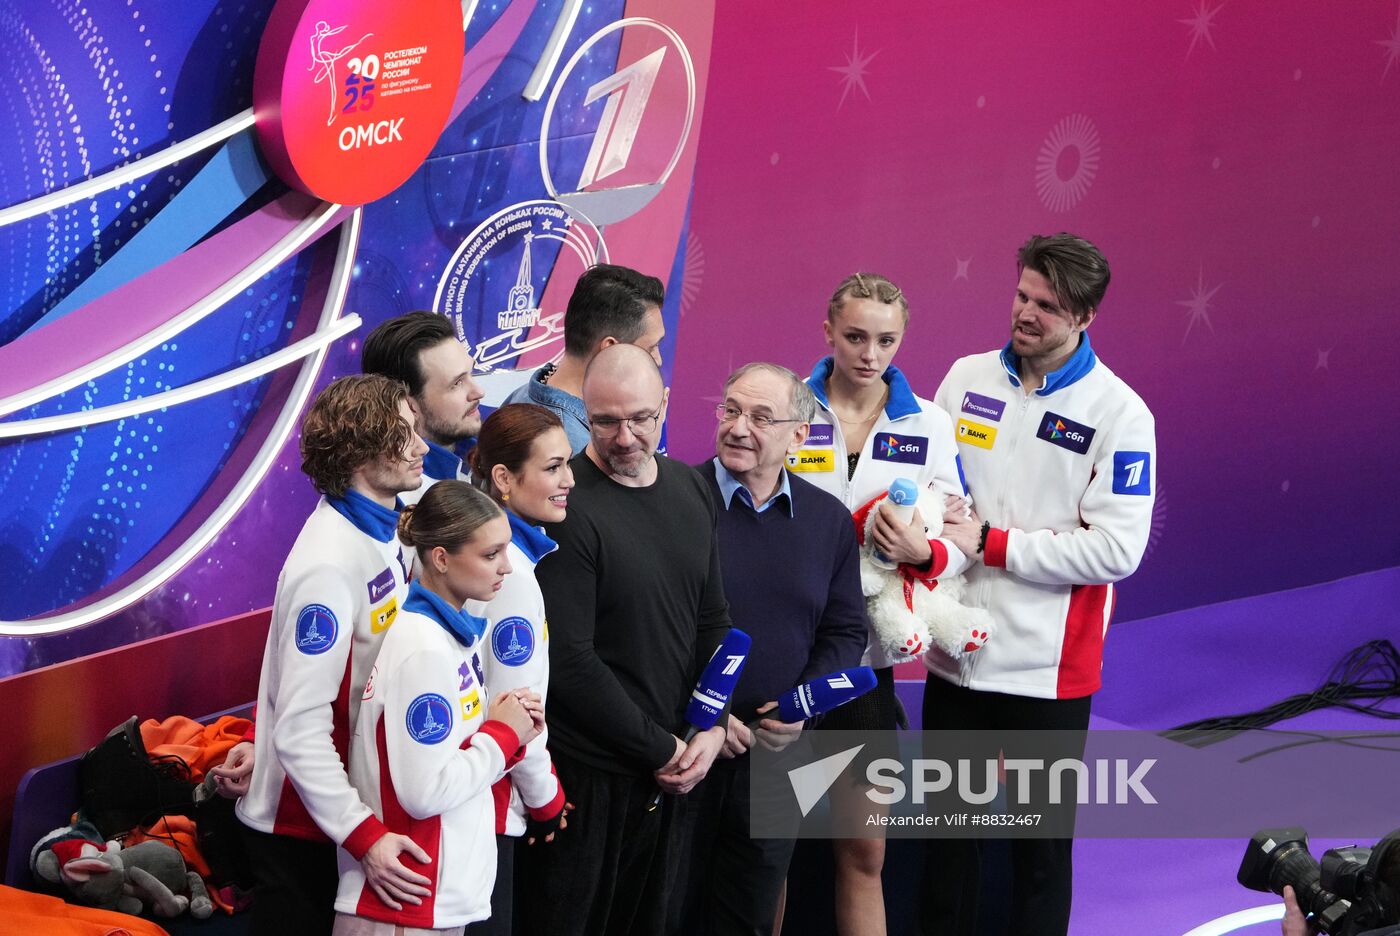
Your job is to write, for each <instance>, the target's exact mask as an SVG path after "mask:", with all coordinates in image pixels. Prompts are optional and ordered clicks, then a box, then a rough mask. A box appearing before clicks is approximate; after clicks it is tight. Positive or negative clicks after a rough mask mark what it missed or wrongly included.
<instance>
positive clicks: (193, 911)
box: [29, 827, 214, 920]
mask: <svg viewBox="0 0 1400 936" xmlns="http://www.w3.org/2000/svg"><path fill="white" fill-rule="evenodd" d="M74 831H75V829H74V828H73V827H67V828H63V829H56V830H54V831H53V832H50V833H49V834H48V835H46V836H44V837H43V838H42V839H40V840H39V842H38V843H37V844H36V845H35V846H34V850H33V852H31V853H30V857H29V866H30V870H31V871H32V872H33V873H34V876H35V878H36V879H38V880H42V881H47V882H48V883H50V884H62V885H63V886H64V887H66V888H67V891H68V894H69V895H70V896H71V898H72V899H73V900H74V901H75V902H78V903H82V904H86V905H88V906H91V907H97V908H99V909H103V910H117V911H120V912H122V913H130V914H133V915H139V914H140V913H141V912H142V911H144V910H146V909H147V908H149V909H150V911H151V912H152V914H154V915H155V916H158V917H175V916H179V915H180V914H182V913H184V912H185V911H186V910H189V913H190V916H192V917H194V918H195V919H197V920H203V919H206V918H207V917H208V916H209V915H210V914H212V913H213V912H214V904H213V902H212V901H211V900H210V899H209V892H208V891H207V890H206V889H205V887H204V881H203V880H202V879H201V878H200V876H199V875H198V874H196V873H195V872H193V871H190V870H188V869H186V867H185V859H184V858H183V857H182V856H181V855H180V852H179V851H178V850H176V849H174V848H171V847H170V846H169V845H166V844H164V843H162V842H157V841H149V840H148V841H145V842H141V843H139V844H137V845H132V846H131V847H130V848H122V847H121V845H119V844H118V843H116V842H107V843H105V844H104V843H102V842H99V841H91V840H88V839H84V838H75V837H72V833H73V832H74Z"/></svg>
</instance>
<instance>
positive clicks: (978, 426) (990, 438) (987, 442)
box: [958, 419, 997, 487]
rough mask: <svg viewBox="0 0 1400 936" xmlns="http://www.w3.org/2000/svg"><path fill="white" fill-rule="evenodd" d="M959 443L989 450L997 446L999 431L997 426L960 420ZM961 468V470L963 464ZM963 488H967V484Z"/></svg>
mask: <svg viewBox="0 0 1400 936" xmlns="http://www.w3.org/2000/svg"><path fill="white" fill-rule="evenodd" d="M958 441H959V442H966V443H967V444H968V445H975V446H977V447H978V448H984V449H989V448H991V447H992V446H993V445H996V442H997V430H996V427H995V426H984V425H983V424H982V423H979V422H973V421H972V420H970V419H959V420H958ZM959 468H960V469H961V462H960V463H959ZM963 486H964V487H966V486H967V485H966V483H964V485H963Z"/></svg>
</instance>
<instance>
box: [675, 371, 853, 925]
mask: <svg viewBox="0 0 1400 936" xmlns="http://www.w3.org/2000/svg"><path fill="white" fill-rule="evenodd" d="M816 410H817V400H816V397H815V396H814V395H813V394H812V390H811V388H810V387H808V386H807V385H806V384H805V383H803V382H802V379H801V378H800V377H798V376H797V375H796V374H794V373H793V372H792V371H790V370H788V369H787V368H785V367H779V366H778V365H776V364H766V363H762V362H760V363H755V364H745V365H744V366H743V367H741V368H739V369H738V370H736V371H735V372H734V373H733V374H731V375H730V376H729V380H728V381H726V382H725V385H724V402H722V403H720V404H719V405H718V406H717V407H716V408H715V415H716V416H717V417H718V419H719V426H718V430H717V432H716V433H715V458H714V459H713V460H711V461H708V462H706V463H704V464H703V465H700V466H698V470H699V471H700V473H701V474H702V475H703V476H704V477H705V479H706V481H707V482H708V484H709V488H710V495H711V496H712V497H713V498H714V499H715V503H716V505H717V508H718V511H719V543H720V565H721V568H722V570H723V575H724V593H725V595H726V596H727V597H728V599H729V613H730V616H731V617H732V618H733V620H734V623H735V625H736V626H737V627H739V628H740V629H742V630H743V631H744V632H745V633H747V634H748V635H749V636H750V637H751V638H753V645H752V647H751V648H750V650H749V659H748V662H747V663H746V664H745V666H744V673H743V676H742V677H741V678H740V680H739V685H738V686H737V687H736V688H735V691H734V697H733V705H732V709H731V712H732V714H731V715H730V716H729V734H728V738H727V739H726V741H725V745H724V750H723V751H722V752H721V753H720V760H718V761H716V763H715V767H714V769H713V770H712V771H711V772H710V775H709V777H708V778H706V780H705V782H704V783H703V784H701V786H700V787H699V789H697V790H696V791H695V792H694V793H692V794H691V795H690V796H689V797H687V798H686V803H685V804H684V809H685V813H686V821H687V824H688V825H690V826H691V827H692V828H693V830H694V831H693V839H692V842H691V847H690V849H689V850H688V852H687V855H686V857H685V859H683V864H685V865H686V867H684V869H683V871H682V877H681V880H682V881H683V882H684V900H683V901H677V902H676V906H675V907H674V908H673V911H672V916H673V919H674V920H675V921H676V922H677V923H678V924H684V927H685V931H686V932H703V933H725V934H730V933H763V934H767V933H771V932H772V931H773V919H774V916H775V915H776V912H777V909H778V896H779V893H780V892H781V890H782V886H783V879H784V878H785V877H786V876H787V868H788V862H789V861H790V860H791V858H792V848H793V844H794V841H793V840H792V839H752V838H750V837H749V814H750V810H751V809H752V808H754V807H753V804H752V803H751V801H750V790H749V756H748V752H749V749H750V748H751V747H753V745H754V744H755V743H758V744H763V745H765V746H767V747H769V748H772V749H774V750H778V749H781V748H783V747H786V746H787V745H788V744H790V743H792V741H793V740H794V739H796V738H797V736H798V735H799V734H800V733H801V731H802V723H801V722H797V723H793V724H786V723H783V722H781V721H779V720H777V719H776V718H771V717H766V715H768V714H776V713H772V711H771V710H772V709H773V708H775V707H776V705H777V702H776V701H775V700H776V699H778V698H779V697H780V696H781V695H782V694H783V693H785V692H787V691H789V690H790V689H792V687H793V686H795V685H797V684H798V683H801V682H804V681H806V680H808V679H813V678H816V677H819V676H821V675H823V674H825V673H830V672H832V671H833V670H838V669H842V668H845V667H848V666H856V665H858V664H859V663H860V655H861V653H862V652H863V651H864V650H865V640H866V620H865V599H864V598H863V596H862V595H861V590H860V565H859V557H858V554H857V551H856V534H855V527H854V526H853V525H852V524H851V515H850V514H849V513H848V512H847V511H846V507H845V505H844V504H842V503H841V501H839V500H837V499H836V498H835V497H834V496H832V495H831V494H828V493H827V492H825V491H823V490H822V489H821V488H819V487H817V486H816V485H814V484H812V483H810V482H808V481H804V480H803V479H802V478H800V477H798V476H796V475H793V474H791V473H790V472H789V471H788V470H787V457H788V455H790V454H794V453H796V452H797V451H798V450H799V449H801V448H802V443H803V442H805V441H806V439H807V430H808V428H809V425H810V423H811V420H812V417H813V416H814V415H815V414H816ZM798 557H800V559H799V558H798ZM754 718H761V719H762V720H761V721H759V722H758V730H757V731H753V732H750V730H749V729H748V728H747V727H745V724H744V723H745V722H746V721H748V720H752V719H754Z"/></svg>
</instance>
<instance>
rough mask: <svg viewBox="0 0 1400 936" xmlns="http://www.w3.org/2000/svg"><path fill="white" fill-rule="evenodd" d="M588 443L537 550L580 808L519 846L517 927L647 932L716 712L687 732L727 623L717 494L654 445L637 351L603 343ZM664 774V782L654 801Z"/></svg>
mask: <svg viewBox="0 0 1400 936" xmlns="http://www.w3.org/2000/svg"><path fill="white" fill-rule="evenodd" d="M583 401H584V406H585V407H586V409H587V412H588V419H589V435H590V439H589V443H588V447H587V448H585V449H584V451H583V453H582V454H580V455H579V456H577V457H576V458H574V460H573V461H572V462H571V463H570V466H571V467H572V468H573V472H574V478H575V481H576V482H577V483H576V486H575V487H574V489H573V491H572V492H571V494H570V496H569V508H568V510H569V514H568V517H567V519H565V521H564V522H563V523H559V524H553V525H551V526H549V527H548V533H549V535H550V536H551V537H553V538H554V539H555V540H556V541H557V542H558V543H559V549H558V550H557V551H556V552H555V553H554V554H553V555H551V556H549V557H547V558H546V559H544V560H543V561H541V562H540V564H539V566H538V568H537V569H536V577H537V578H538V580H539V583H540V588H541V590H542V591H543V593H544V600H545V610H546V612H547V614H548V626H549V629H550V641H549V665H550V679H549V705H550V717H549V734H550V738H549V741H550V744H549V747H550V752H551V754H552V755H553V757H554V766H555V769H556V770H557V771H558V773H559V779H560V782H561V783H562V784H563V787H564V789H565V790H567V791H568V795H569V800H570V802H571V803H572V804H573V805H574V807H575V811H574V813H573V814H572V815H571V816H570V817H569V826H568V829H567V830H565V831H564V832H563V833H562V834H561V835H559V836H558V837H557V838H556V840H555V841H554V842H553V843H551V844H536V845H535V846H534V847H533V848H531V849H529V851H528V854H527V858H526V861H525V865H524V874H523V878H524V886H523V888H521V892H522V893H523V894H524V895H525V906H526V912H525V913H524V914H523V923H524V925H523V930H522V931H523V932H526V933H542V934H543V933H548V934H550V936H557V934H572V933H579V934H583V933H596V934H600V936H601V934H607V936H612V934H626V933H637V934H646V936H655V934H658V933H661V932H662V931H663V930H664V928H665V919H666V905H667V898H668V896H669V892H670V890H671V885H672V883H673V881H674V877H675V873H676V869H675V861H676V860H677V859H678V858H679V855H680V854H681V852H682V851H683V850H684V849H685V848H686V847H687V843H686V842H685V841H684V835H683V830H679V829H675V828H673V825H674V822H673V820H674V815H673V814H674V812H675V797H676V796H679V795H680V794H684V793H688V792H690V790H691V789H692V788H693V787H694V786H695V784H697V783H699V782H700V780H701V779H703V778H704V776H705V774H706V773H707V772H708V771H709V769H710V765H711V764H712V763H713V762H714V760H715V757H716V756H717V755H718V754H719V752H720V749H721V748H722V747H723V746H724V739H725V730H724V724H723V723H721V724H719V725H716V726H715V727H714V728H712V729H710V730H709V731H704V732H700V733H699V734H697V735H696V736H695V738H694V739H693V740H692V741H691V742H690V743H689V744H687V743H685V742H684V741H682V740H681V738H680V737H679V736H678V735H679V734H681V733H683V732H684V731H685V708H686V702H687V700H688V699H689V697H690V694H691V691H692V690H693V689H694V687H695V680H696V678H697V677H698V676H699V674H700V671H701V669H702V668H703V667H704V664H705V663H706V662H708V660H709V658H710V656H711V655H712V654H713V653H714V651H715V648H716V647H718V646H719V644H720V642H721V641H723V639H724V637H725V635H726V634H727V633H728V632H729V612H728V608H727V606H726V604H725V600H724V589H723V585H722V581H721V577H720V566H719V551H718V541H717V537H716V533H715V516H716V515H715V505H714V502H713V501H712V500H711V498H710V495H709V492H708V490H706V487H705V482H704V481H703V480H702V479H701V478H700V476H699V475H698V474H697V473H696V472H695V470H694V469H692V468H690V467H689V466H688V465H684V464H681V463H679V462H673V461H671V460H669V459H667V458H666V457H664V456H661V455H657V454H656V443H657V440H658V439H659V438H660V434H661V433H660V423H661V420H662V418H663V416H664V414H665V410H666V396H665V388H664V386H663V385H662V380H661V374H660V372H659V371H658V370H657V369H656V364H655V363H654V362H653V361H652V359H651V357H650V356H649V355H648V354H647V353H646V351H644V350H642V349H641V348H638V347H636V346H634V345H629V344H618V345H613V346H611V347H609V348H607V349H606V350H604V351H602V352H600V353H599V354H598V355H597V356H596V357H595V358H594V359H593V361H592V362H591V363H590V364H589V368H588V372H587V374H586V375H585V377H584V382H583ZM658 786H659V787H660V788H661V790H662V791H664V792H665V793H667V794H671V795H668V796H666V797H664V798H663V803H662V806H661V807H660V808H659V809H655V810H652V809H651V808H650V805H651V801H652V798H653V796H654V795H655V793H656V790H657V788H658Z"/></svg>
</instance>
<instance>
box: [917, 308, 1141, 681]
mask: <svg viewBox="0 0 1400 936" xmlns="http://www.w3.org/2000/svg"><path fill="white" fill-rule="evenodd" d="M1009 347H1010V346H1009V345H1008V347H1007V349H1006V350H1003V351H1001V352H997V351H989V352H987V353H986V354H978V355H973V356H971V357H965V358H963V359H961V360H959V361H957V362H956V363H954V364H953V367H952V369H951V370H950V371H949V372H948V376H947V377H946V378H944V380H943V384H942V386H940V387H939V388H938V395H937V396H936V397H935V400H936V401H937V402H938V403H939V405H941V406H943V407H944V408H945V409H947V410H948V412H950V413H952V414H953V415H954V417H955V418H956V419H957V424H956V427H955V431H956V433H957V439H958V443H959V447H960V448H961V449H962V465H963V470H964V472H965V474H966V477H967V485H968V487H969V488H970V489H971V490H972V493H973V495H974V496H975V497H976V498H977V510H978V512H979V513H980V514H981V516H982V519H984V520H987V521H990V523H991V524H992V530H991V532H990V534H989V535H988V537H987V546H986V551H985V564H976V565H974V566H972V568H970V569H969V570H968V573H967V579H968V585H969V592H970V594H971V595H972V597H973V600H974V601H976V602H977V604H979V605H980V606H982V607H984V608H986V609H987V610H988V611H990V612H991V614H992V615H993V616H994V617H995V618H996V620H997V623H998V625H999V627H1000V629H999V630H998V631H997V635H996V639H995V640H991V641H988V643H987V645H986V646H985V647H983V648H982V649H981V650H978V651H977V652H976V653H971V654H968V655H967V656H965V657H964V658H963V660H962V662H961V663H960V664H959V663H955V662H953V661H952V660H950V659H948V658H947V657H946V656H943V655H942V654H941V653H939V652H938V651H936V650H930V651H929V652H928V653H927V654H926V655H925V657H924V663H925V665H926V666H927V667H928V668H929V670H930V671H931V672H933V673H934V674H936V675H938V676H941V677H942V678H944V679H947V680H949V681H950V682H956V683H959V684H961V685H964V686H970V687H971V688H973V689H985V690H990V691H994V692H1005V693H1010V694H1012V695H1020V696H1031V697H1035V698H1043V699H1055V698H1060V699H1074V698H1080V697H1082V696H1086V695H1089V694H1091V693H1093V692H1095V691H1097V690H1098V688H1099V685H1100V670H1101V669H1102V666H1103V641H1104V636H1105V634H1106V633H1107V631H1108V622H1109V618H1110V616H1111V615H1112V613H1113V604H1114V600H1115V596H1114V589H1113V583H1115V582H1118V581H1120V580H1121V579H1124V578H1126V577H1128V576H1129V575H1131V574H1132V573H1133V571H1134V570H1135V569H1136V568H1137V567H1138V563H1139V562H1140V561H1141V560H1142V554H1143V551H1144V550H1145V549H1146V547H1147V538H1148V533H1149V532H1150V530H1151V526H1152V504H1153V500H1154V497H1155V492H1156V489H1157V481H1156V475H1157V464H1156V462H1157V457H1156V438H1155V427H1154V423H1153V419H1152V413H1151V412H1150V411H1149V410H1148V409H1147V405H1146V404H1145V403H1143V401H1142V399H1141V398H1140V397H1139V396H1138V395H1137V394H1136V393H1134V392H1133V391H1132V389H1131V388H1130V387H1129V386H1128V385H1127V384H1125V383H1124V382H1123V381H1122V380H1120V379H1119V378H1118V377H1117V376H1116V375H1115V374H1114V373H1113V372H1112V371H1111V370H1109V369H1108V368H1107V367H1106V366H1105V365H1104V364H1103V363H1102V362H1100V361H1099V360H1098V358H1097V357H1096V356H1095V355H1094V351H1093V349H1092V348H1091V347H1090V345H1089V336H1088V335H1087V334H1085V335H1084V337H1083V339H1082V340H1081V342H1080V345H1079V348H1078V350H1077V351H1076V352H1075V353H1074V355H1073V356H1072V357H1071V358H1070V359H1069V361H1068V362H1066V364H1065V365H1064V367H1062V368H1060V370H1058V371H1055V372H1054V373H1053V374H1050V375H1049V376H1048V377H1047V378H1046V381H1045V385H1044V386H1043V387H1041V388H1040V389H1039V390H1036V391H1034V392H1033V393H1030V394H1026V393H1025V392H1024V391H1023V390H1022V388H1021V382H1020V379H1019V378H1018V377H1017V371H1016V364H1015V359H1014V356H1012V355H1011V352H1010V350H1009Z"/></svg>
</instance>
